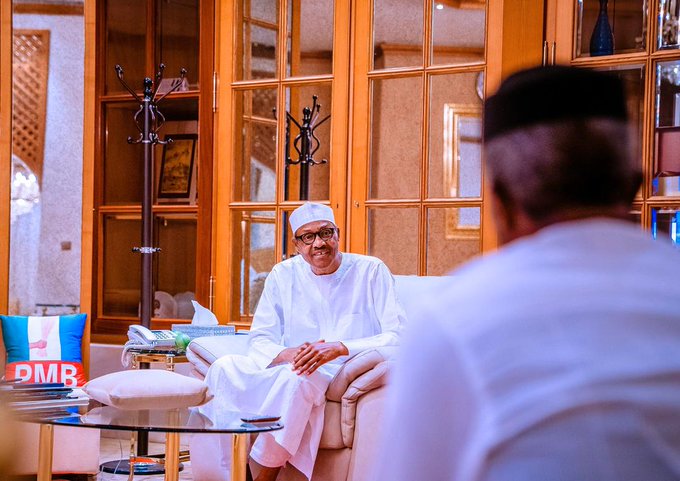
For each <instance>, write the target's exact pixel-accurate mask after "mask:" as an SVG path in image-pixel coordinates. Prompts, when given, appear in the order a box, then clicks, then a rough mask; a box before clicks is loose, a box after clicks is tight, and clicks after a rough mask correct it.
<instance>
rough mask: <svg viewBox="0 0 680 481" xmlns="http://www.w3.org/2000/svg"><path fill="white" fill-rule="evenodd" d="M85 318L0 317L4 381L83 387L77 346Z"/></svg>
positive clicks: (79, 316) (79, 346) (80, 338)
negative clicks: (57, 383)
mask: <svg viewBox="0 0 680 481" xmlns="http://www.w3.org/2000/svg"><path fill="white" fill-rule="evenodd" d="M86 318H87V314H72V315H66V316H0V319H2V338H3V340H4V342H5V349H6V350H7V366H6V367H5V378H6V379H7V380H10V379H21V381H22V382H31V383H44V382H61V383H64V385H66V386H68V387H76V386H82V385H83V384H85V381H86V380H85V374H84V372H83V357H82V354H81V343H82V339H83V331H84V330H85V320H86Z"/></svg>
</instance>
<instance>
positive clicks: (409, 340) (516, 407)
mask: <svg viewBox="0 0 680 481" xmlns="http://www.w3.org/2000/svg"><path fill="white" fill-rule="evenodd" d="M679 255H680V254H679V253H678V252H677V250H675V249H673V248H672V247H671V246H670V245H667V244H665V243H663V242H662V241H654V240H652V239H650V238H648V234H646V233H643V232H642V231H641V230H640V227H639V226H636V225H634V224H632V223H628V222H625V221H619V220H612V219H604V218H592V219H589V220H582V221H573V222H564V223H559V224H554V225H552V226H549V227H546V228H544V229H542V230H540V231H538V232H537V233H536V234H534V235H533V236H529V237H525V238H522V239H519V240H517V241H515V242H512V243H510V244H508V245H507V246H506V247H504V248H503V249H501V250H500V251H498V252H497V253H495V254H491V255H488V256H487V257H485V258H483V259H480V260H476V261H474V262H472V263H470V264H468V266H467V267H465V268H463V269H461V270H459V271H457V272H456V276H455V277H454V278H452V280H451V283H450V286H449V287H445V288H439V289H437V290H436V291H435V292H433V293H432V295H431V302H430V303H429V304H428V305H427V307H424V308H423V312H422V318H423V319H422V321H418V320H417V319H414V320H412V321H413V325H417V326H421V329H420V330H419V331H418V332H410V335H408V334H407V335H405V340H404V343H403V344H404V345H403V347H402V358H401V359H400V361H399V363H398V369H397V374H396V376H395V379H394V383H393V385H392V386H391V388H392V390H391V392H390V403H391V405H390V415H389V424H388V426H389V434H388V436H387V437H386V442H385V451H384V453H383V456H382V462H381V469H382V471H381V477H380V478H378V479H389V480H391V481H413V480H455V481H473V480H474V481H482V480H483V481H501V480H502V481H558V480H563V481H574V480H579V481H643V480H644V481H652V480H653V481H666V480H668V481H671V480H675V481H677V480H678V479H680V308H679V306H680V304H679V303H680V283H679V282H678V273H679V272H680V257H678V256H679ZM422 326H427V329H422Z"/></svg>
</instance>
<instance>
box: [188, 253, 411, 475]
mask: <svg viewBox="0 0 680 481" xmlns="http://www.w3.org/2000/svg"><path fill="white" fill-rule="evenodd" d="M404 321H405V314H404V310H403V308H402V307H401V305H400V304H399V302H398V300H397V297H396V293H395V288H394V279H393V278H392V275H391V274H390V272H389V270H388V269H387V267H386V266H385V264H384V263H383V262H382V261H380V260H379V259H376V258H374V257H369V256H362V255H357V254H348V253H343V254H342V262H341V264H340V267H339V268H338V270H337V271H335V272H334V273H332V274H328V275H323V276H317V275H315V274H314V273H313V272H312V270H311V267H310V266H309V264H308V263H307V262H306V261H305V260H304V259H303V257H302V256H296V257H293V258H292V259H288V260H286V261H283V262H281V263H279V264H277V265H276V266H274V268H273V269H272V271H271V272H270V273H269V275H268V276H267V279H266V281H265V287H264V291H263V293H262V297H261V298H260V301H259V304H258V306H257V310H256V312H255V316H254V318H253V324H252V328H251V331H250V349H249V352H248V356H232V355H227V356H224V357H222V358H220V359H218V360H217V361H215V363H213V365H212V366H211V367H210V369H209V370H208V373H207V375H206V378H205V381H206V383H207V384H208V385H209V386H210V389H211V390H212V392H213V393H214V394H215V398H214V399H213V400H212V401H211V402H209V403H208V404H206V405H205V406H203V407H201V410H202V412H205V413H206V414H210V411H211V410H231V411H241V412H251V413H261V414H276V415H281V422H282V423H283V425H284V426H285V427H284V429H282V430H280V431H275V432H272V433H267V434H263V435H260V436H259V437H258V439H257V441H256V442H255V444H254V446H253V449H252V451H251V457H252V458H253V459H254V460H255V461H256V462H258V463H259V464H261V465H263V466H272V467H273V466H280V465H281V464H283V463H285V462H286V461H288V462H289V463H290V464H291V465H293V466H294V467H295V468H297V469H298V470H299V471H300V472H302V473H303V474H304V475H305V476H306V477H307V478H308V479H309V478H310V477H311V475H312V471H313V467H314V461H315V459H316V453H317V449H318V445H319V440H320V438H321V431H322V429H323V414H324V405H325V399H326V398H325V392H326V388H327V387H328V384H329V383H330V381H331V380H332V378H333V376H334V375H335V373H337V371H338V370H339V369H340V367H341V366H342V364H343V363H344V362H346V361H347V359H349V358H350V357H352V356H354V355H355V354H357V353H359V352H361V351H364V350H366V349H369V348H373V347H380V346H388V345H396V344H397V343H398V341H399V334H400V331H401V329H402V325H403V323H404ZM321 339H323V340H325V341H326V342H332V341H342V343H343V344H344V345H345V346H346V347H347V349H348V350H349V356H341V357H339V358H337V359H335V360H333V361H331V362H329V363H327V364H325V365H323V366H321V367H320V368H319V369H318V370H317V371H316V372H315V373H314V374H312V375H311V376H298V375H297V374H295V373H294V372H293V371H292V370H291V366H290V365H289V364H286V365H280V366H276V367H273V368H267V366H268V365H269V363H270V362H271V361H272V360H273V359H274V358H275V357H276V356H277V355H278V354H279V353H280V352H281V351H282V350H283V349H284V348H286V347H296V346H299V345H301V344H302V343H304V342H314V341H318V340H321ZM197 438H198V437H197ZM203 439H204V440H205V442H208V443H210V442H213V443H214V442H215V437H212V436H211V437H210V438H208V437H207V436H206V437H203ZM221 444H222V446H221V447H220V454H221V458H220V459H207V456H205V455H203V454H202V452H203V451H208V450H209V449H211V448H210V447H208V446H204V447H201V448H199V447H198V446H196V445H194V444H193V442H192V452H191V458H192V470H193V471H194V477H196V473H197V470H199V476H198V477H196V479H201V480H202V481H204V480H205V481H208V480H210V481H212V480H217V479H226V474H225V478H220V477H217V476H216V475H214V474H207V473H208V472H210V473H215V472H216V471H218V470H216V469H215V466H219V465H221V466H222V467H221V468H220V471H221V472H222V473H225V472H226V471H227V469H226V468H227V466H228V465H229V460H228V454H229V449H228V446H229V444H228V438H222V442H221ZM213 450H214V449H213ZM214 454H215V453H212V455H213V456H214ZM208 465H212V466H213V468H212V469H208V468H204V467H206V466H208Z"/></svg>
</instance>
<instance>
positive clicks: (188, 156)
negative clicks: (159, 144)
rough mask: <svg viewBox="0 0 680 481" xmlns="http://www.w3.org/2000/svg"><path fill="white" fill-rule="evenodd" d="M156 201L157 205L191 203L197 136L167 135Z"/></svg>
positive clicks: (194, 184)
mask: <svg viewBox="0 0 680 481" xmlns="http://www.w3.org/2000/svg"><path fill="white" fill-rule="evenodd" d="M169 139H172V142H168V143H167V144H164V145H163V156H162V160H161V168H160V174H159V176H158V192H157V199H158V202H159V203H163V202H176V203H183V202H186V203H191V202H193V200H194V198H195V192H196V144H197V141H198V135H197V134H168V135H166V136H165V139H164V140H166V141H167V140H169Z"/></svg>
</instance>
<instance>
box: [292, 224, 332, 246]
mask: <svg viewBox="0 0 680 481" xmlns="http://www.w3.org/2000/svg"><path fill="white" fill-rule="evenodd" d="M336 230H337V229H336V228H335V227H324V228H323V229H321V230H319V231H318V232H305V233H304V234H302V235H297V236H295V238H296V239H297V240H299V241H301V242H302V243H303V244H305V245H308V246H311V245H312V244H314V241H315V240H316V236H319V239H321V240H322V241H324V242H326V241H329V240H331V238H332V237H333V234H335V231H336Z"/></svg>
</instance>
